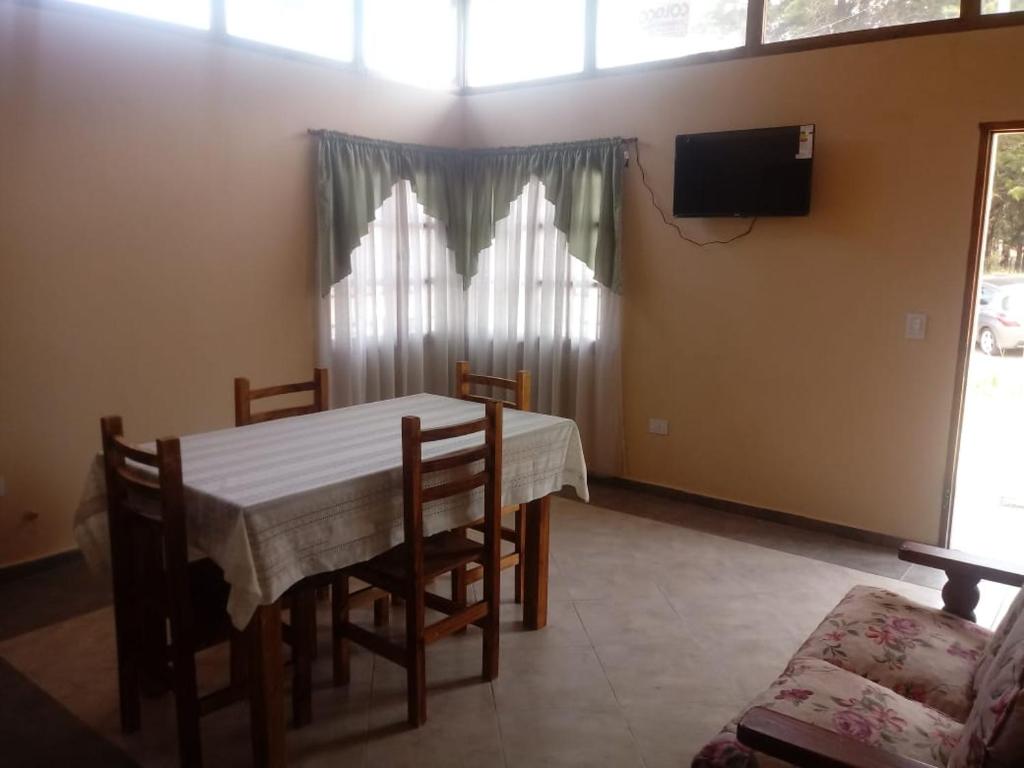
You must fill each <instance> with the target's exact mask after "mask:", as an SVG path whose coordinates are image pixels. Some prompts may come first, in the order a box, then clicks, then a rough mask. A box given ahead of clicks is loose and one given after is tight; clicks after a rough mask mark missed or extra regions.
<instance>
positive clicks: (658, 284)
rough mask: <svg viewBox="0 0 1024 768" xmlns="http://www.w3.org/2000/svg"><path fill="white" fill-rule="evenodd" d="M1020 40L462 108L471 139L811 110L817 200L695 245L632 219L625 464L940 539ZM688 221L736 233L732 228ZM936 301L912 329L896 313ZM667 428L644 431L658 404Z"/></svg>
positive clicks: (946, 45) (697, 73) (688, 70)
mask: <svg viewBox="0 0 1024 768" xmlns="http://www.w3.org/2000/svg"><path fill="white" fill-rule="evenodd" d="M1022 72H1024V32H1022V31H1021V30H1020V29H1017V30H1002V31H991V32H978V33H970V34H962V35H947V36H942V37H931V38H919V39H914V40H903V41H894V42H891V43H877V44H870V45H863V46H854V47H845V48H834V49H829V50H821V51H816V52H810V53H801V54H791V55H785V56H776V57H769V58H760V59H755V60H747V61H735V62H729V63H720V64H709V65H706V66H694V67H674V68H666V69H659V70H654V71H647V72H642V73H638V74H629V75H615V76H609V77H605V78H602V79H597V80H589V81H585V82H578V83H570V84H564V85H557V86H547V87H537V88H523V89H519V90H511V91H504V92H496V93H488V94H477V95H474V96H472V97H470V98H468V99H466V100H465V102H464V109H465V110H466V122H467V139H468V140H469V142H470V143H472V144H479V145H490V144H505V143H513V142H514V143H535V142H544V141H555V140H567V139H574V138H583V137H587V136H605V135H616V134H617V135H622V136H639V137H640V140H641V152H642V160H643V161H644V163H645V165H646V167H647V169H648V172H649V176H650V179H651V181H652V183H653V186H654V188H655V190H656V192H657V194H658V196H659V198H660V199H661V201H662V203H663V204H664V205H665V206H667V207H669V210H671V208H670V206H671V183H672V160H673V154H674V145H673V139H674V136H675V135H676V134H678V133H686V132H693V131H711V130H723V129H731V128H753V127H763V126H771V125H786V124H795V123H810V122H814V123H817V126H818V140H817V152H816V158H815V169H814V195H813V198H814V199H813V211H812V213H811V216H810V217H808V218H795V219H778V220H771V219H764V220H762V221H760V222H759V223H758V224H757V228H756V230H755V232H754V233H753V234H752V235H751V236H750V237H748V238H746V239H744V240H742V241H739V242H737V243H735V244H733V245H731V246H728V247H709V248H705V249H698V248H695V247H693V246H690V245H687V244H685V243H683V242H681V241H680V240H678V239H677V238H676V236H675V235H674V234H673V233H672V231H671V230H669V229H667V228H666V227H665V226H664V225H663V224H662V223H661V222H660V220H659V218H658V216H657V214H656V213H655V212H654V210H653V209H652V208H651V206H650V204H649V201H648V199H647V197H646V192H645V191H644V190H643V189H642V187H640V185H639V181H638V174H637V173H636V169H635V167H633V168H632V169H631V171H630V172H629V175H628V181H627V200H626V211H625V230H626V231H625V242H624V260H625V280H626V288H625V310H624V312H625V334H624V360H625V366H626V374H625V390H626V397H625V406H626V439H627V461H628V475H629V476H630V477H632V478H636V479H639V480H644V481H649V482H652V483H658V484H662V485H667V486H673V487H677V488H682V489H685V490H688V491H693V492H697V493H702V494H708V495H711V496H715V497H720V498H725V499H731V500H735V501H741V502H746V503H749V504H755V505H759V506H766V507H770V508H774V509H779V510H784V511H787V512H792V513H796V514H800V515H805V516H808V517H813V518H819V519H822V520H827V521H832V522H836V523H841V524H845V525H851V526H856V527H858V528H865V529H870V530H873V531H880V532H884V533H888V534H892V535H896V536H908V537H914V538H918V539H924V540H935V539H936V537H937V535H938V531H939V524H940V523H939V509H940V504H941V496H942V488H943V474H944V464H945V460H946V444H947V436H948V431H949V419H950V410H951V403H952V397H953V379H954V366H955V358H956V355H957V344H958V333H959V328H960V307H961V299H962V290H963V283H964V278H965V271H966V258H967V251H968V239H969V228H970V219H971V208H972V197H973V187H974V173H975V163H976V155H977V147H978V123H979V122H981V121H991V120H1005V119H1014V118H1016V119H1019V118H1022V117H1024V90H1022V88H1021V79H1020V78H1021V73H1022ZM684 225H685V226H686V227H687V229H688V230H689V231H690V233H691V234H693V235H695V236H697V237H700V238H706V237H710V236H723V235H730V234H733V233H735V232H737V231H740V230H741V229H742V226H743V225H742V223H741V222H724V223H718V224H716V225H713V226H712V225H707V226H701V225H699V224H698V223H694V222H684ZM908 311H916V312H926V313H928V315H929V328H928V338H927V340H926V341H924V342H910V341H906V340H904V338H903V322H904V313H905V312H908ZM652 416H655V417H664V418H667V419H669V420H670V422H671V434H670V435H669V436H668V437H658V436H654V435H649V434H647V419H648V418H649V417H652Z"/></svg>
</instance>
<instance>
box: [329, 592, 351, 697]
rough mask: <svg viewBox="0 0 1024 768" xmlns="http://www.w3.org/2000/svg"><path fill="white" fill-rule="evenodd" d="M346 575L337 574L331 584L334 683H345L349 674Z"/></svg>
mask: <svg viewBox="0 0 1024 768" xmlns="http://www.w3.org/2000/svg"><path fill="white" fill-rule="evenodd" d="M348 590H349V584H348V576H338V577H337V578H336V579H335V580H334V583H333V584H332V585H331V655H332V656H333V659H334V684H335V685H345V684H347V683H348V681H349V675H350V666H351V664H350V658H349V654H350V649H349V641H348V638H347V637H345V625H346V624H347V623H348V609H349V595H348Z"/></svg>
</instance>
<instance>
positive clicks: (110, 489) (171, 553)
mask: <svg viewBox="0 0 1024 768" xmlns="http://www.w3.org/2000/svg"><path fill="white" fill-rule="evenodd" d="M100 430H101V434H102V437H103V463H104V470H105V474H106V481H107V508H108V515H109V524H110V525H109V527H110V555H111V563H112V565H113V568H114V572H115V578H118V576H119V574H120V577H121V578H133V577H135V576H137V575H138V569H137V568H136V567H135V563H136V562H137V558H139V557H141V556H148V555H151V554H153V553H151V552H150V551H149V549H148V547H147V546H146V544H147V543H148V542H147V541H146V540H145V539H144V538H143V535H144V534H149V533H155V534H156V535H157V536H158V537H159V539H160V546H161V549H162V554H163V568H162V570H163V571H164V577H165V579H166V582H167V603H168V605H167V607H168V613H169V614H170V618H171V621H172V623H173V624H175V625H176V626H179V627H183V629H181V630H179V634H181V632H185V633H187V634H186V641H187V640H188V639H190V638H191V631H190V629H191V609H190V606H189V602H188V601H189V597H188V596H189V584H188V578H189V576H188V535H187V527H186V523H185V494H184V483H183V481H182V473H181V444H180V443H179V441H178V438H176V437H165V438H162V439H160V440H157V441H156V451H147V450H144V449H142V448H139V447H137V446H134V445H131V444H130V443H128V442H127V441H126V440H125V439H124V431H123V426H122V422H121V417H120V416H106V417H104V418H103V419H101V420H100ZM129 462H131V463H129ZM139 500H143V501H145V502H148V504H147V505H146V506H145V508H143V506H142V505H140V504H139ZM149 505H152V506H149ZM152 511H159V515H153V514H151V512H152ZM146 565H147V566H149V567H152V566H153V565H154V564H153V563H147V564H146ZM135 588H136V589H137V588H138V585H137V586H136V587H135Z"/></svg>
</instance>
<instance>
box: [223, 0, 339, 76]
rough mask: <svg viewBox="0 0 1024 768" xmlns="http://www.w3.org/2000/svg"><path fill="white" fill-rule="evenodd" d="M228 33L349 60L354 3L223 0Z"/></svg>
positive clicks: (309, 0)
mask: <svg viewBox="0 0 1024 768" xmlns="http://www.w3.org/2000/svg"><path fill="white" fill-rule="evenodd" d="M225 3H226V9H225V10H226V14H227V27H228V34H229V35H234V36H235V37H244V38H245V39H247V40H256V41H257V42H260V43H268V44H270V45H276V46H280V47H281V48H290V49H291V50H293V51H302V52H304V53H312V54H314V55H316V56H323V57H325V58H328V59H336V60H338V61H351V60H352V29H353V26H354V18H355V17H354V11H353V0H225Z"/></svg>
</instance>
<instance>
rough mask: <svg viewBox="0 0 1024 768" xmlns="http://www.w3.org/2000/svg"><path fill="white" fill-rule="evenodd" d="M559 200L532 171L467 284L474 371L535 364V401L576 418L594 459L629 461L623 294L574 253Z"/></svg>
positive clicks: (598, 465) (596, 464)
mask: <svg viewBox="0 0 1024 768" xmlns="http://www.w3.org/2000/svg"><path fill="white" fill-rule="evenodd" d="M554 216H555V207H554V206H553V205H552V204H551V203H549V202H548V201H547V200H546V199H545V198H544V186H543V185H542V184H541V182H540V181H539V180H537V179H533V180H531V181H530V183H529V184H527V186H526V187H525V188H524V190H523V194H522V195H520V197H519V198H518V199H517V200H516V201H515V202H514V203H513V204H512V208H511V210H510V211H509V215H508V217H507V218H505V219H502V220H501V221H500V222H499V223H498V225H497V227H496V231H495V238H494V244H493V245H492V246H491V247H490V248H488V249H487V250H486V251H484V252H483V253H481V254H480V271H479V272H478V273H477V275H476V277H474V278H473V282H472V284H471V285H470V287H469V290H468V291H467V292H466V304H467V307H466V309H467V311H466V341H467V350H468V359H469V362H470V367H471V368H472V369H473V370H479V371H482V372H485V373H488V374H491V375H494V376H504V377H513V376H514V374H515V372H516V371H517V370H519V369H520V368H525V369H526V370H528V371H530V375H531V382H532V389H533V408H534V409H535V410H537V411H540V412H542V413H551V414H554V415H556V416H566V417H569V418H571V419H574V420H575V421H576V423H577V424H578V425H579V427H580V432H581V434H582V437H583V447H584V453H585V454H586V457H587V462H588V464H589V465H590V467H591V468H592V469H594V470H596V471H598V472H602V473H607V474H612V473H616V472H618V471H619V470H620V469H621V463H622V439H623V438H622V383H621V363H620V352H619V351H620V311H619V297H618V296H617V295H616V294H614V293H613V292H612V291H610V290H608V289H607V288H605V287H604V286H602V285H601V284H600V283H598V282H597V281H596V280H595V279H594V273H593V272H592V271H591V270H590V269H588V268H587V266H586V265H585V264H584V263H583V262H582V261H580V260H579V259H576V258H574V257H572V256H570V255H569V250H568V248H567V246H566V238H565V235H564V234H563V233H562V232H560V231H558V230H557V229H556V228H555V223H554Z"/></svg>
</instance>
